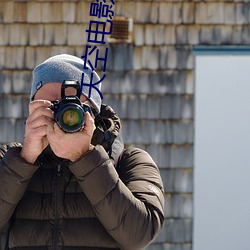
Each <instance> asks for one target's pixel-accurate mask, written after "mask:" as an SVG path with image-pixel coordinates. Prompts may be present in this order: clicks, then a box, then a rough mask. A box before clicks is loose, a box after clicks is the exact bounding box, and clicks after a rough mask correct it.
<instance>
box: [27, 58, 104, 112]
mask: <svg viewBox="0 0 250 250" xmlns="http://www.w3.org/2000/svg"><path fill="white" fill-rule="evenodd" d="M83 67H84V61H83V60H82V59H80V58H78V57H76V56H72V55H67V54H62V55H56V56H52V57H50V58H49V59H47V60H46V61H44V62H43V63H41V64H39V65H38V66H36V68H35V69H34V70H33V72H32V75H33V81H32V87H31V93H30V100H33V98H34V96H35V93H36V91H37V90H38V89H40V88H41V87H42V86H43V85H45V84H46V83H49V82H59V83H62V82H63V81H64V80H77V81H78V82H79V83H81V79H82V73H84V79H83V82H84V83H86V84H90V79H91V73H93V79H92V84H94V83H96V82H98V81H100V78H99V76H98V75H97V73H96V72H95V71H92V70H91V68H90V67H89V65H88V64H87V63H86V67H88V69H84V68H83ZM95 87H96V88H98V90H101V82H100V83H99V84H97V85H95ZM89 88H90V87H89V86H82V94H84V95H85V96H86V97H88V95H89ZM89 99H90V101H91V102H92V104H93V105H94V107H95V108H96V110H97V111H98V112H100V107H101V96H100V94H99V93H98V91H97V90H96V89H94V88H93V87H92V88H91V96H90V98H89Z"/></svg>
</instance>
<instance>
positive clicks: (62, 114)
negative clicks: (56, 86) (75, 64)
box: [50, 80, 92, 133]
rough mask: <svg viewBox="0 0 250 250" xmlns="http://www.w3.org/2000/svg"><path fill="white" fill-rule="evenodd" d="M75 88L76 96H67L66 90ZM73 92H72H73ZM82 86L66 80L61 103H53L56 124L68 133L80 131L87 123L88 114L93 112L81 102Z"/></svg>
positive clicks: (52, 108)
mask: <svg viewBox="0 0 250 250" xmlns="http://www.w3.org/2000/svg"><path fill="white" fill-rule="evenodd" d="M67 88H73V89H75V90H76V95H66V89H67ZM71 92H72V91H71ZM80 95H81V93H80V84H79V82H78V81H75V80H66V81H64V82H63V83H62V87H61V101H53V102H52V106H51V107H50V109H51V110H53V111H54V113H55V118H54V119H55V122H56V123H57V124H58V126H59V127H60V128H61V129H62V130H63V131H64V132H67V133H75V132H78V131H80V130H81V129H82V128H83V127H84V125H85V121H86V112H89V113H90V114H92V112H91V107H90V106H89V105H87V104H83V103H82V102H81V100H80Z"/></svg>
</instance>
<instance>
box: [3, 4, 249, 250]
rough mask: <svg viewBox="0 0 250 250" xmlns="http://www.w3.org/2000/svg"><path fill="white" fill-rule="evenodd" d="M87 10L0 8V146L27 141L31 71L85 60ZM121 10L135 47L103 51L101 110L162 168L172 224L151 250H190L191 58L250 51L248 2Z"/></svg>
mask: <svg viewBox="0 0 250 250" xmlns="http://www.w3.org/2000/svg"><path fill="white" fill-rule="evenodd" d="M93 2H94V1H93ZM90 3H91V2H90V1H81V0H71V1H67V2H66V1H60V0H57V1H56V0H54V1H53V0H48V1H38V0H30V1H29V0H26V1H25V0H16V1H3V0H2V1H1V2H0V69H1V72H0V142H1V143H5V142H8V141H13V140H17V141H23V134H24V122H25V117H27V115H28V102H29V96H28V93H29V90H30V82H31V70H32V69H33V68H34V67H35V66H36V65H37V64H38V63H40V62H42V61H43V60H44V59H47V58H48V57H49V56H52V55H55V54H58V53H69V54H74V55H76V56H79V57H81V56H83V55H84V53H85V48H86V47H85V46H86V42H87V33H86V31H85V30H86V29H88V24H89V20H92V19H90V17H89V9H90ZM114 7H115V9H114V11H115V16H119V15H121V16H126V17H132V18H133V19H134V27H133V43H132V44H119V43H116V44H108V43H107V44H106V45H107V46H108V48H109V54H108V65H107V71H106V74H107V77H106V79H105V80H104V81H103V89H102V93H103V95H104V102H105V103H109V104H111V105H112V106H113V107H114V109H115V110H116V111H117V112H118V113H119V114H120V116H121V118H122V120H123V134H124V140H125V143H126V144H133V145H137V146H139V147H141V148H144V149H146V150H147V151H148V152H149V153H150V154H151V155H152V157H153V158H154V159H155V161H156V162H157V163H158V165H159V166H160V169H161V173H162V178H163V181H164V185H165V190H166V194H165V198H166V204H165V216H166V223H165V225H164V228H163V230H162V231H161V233H160V235H159V237H158V238H157V239H156V240H155V242H154V243H153V244H152V245H151V246H150V247H149V248H148V249H155V250H158V249H159V250H160V249H165V250H191V249H192V221H193V218H192V215H193V130H194V127H193V120H194V119H193V118H194V112H193V110H194V102H193V100H194V98H193V94H194V56H193V54H192V48H193V46H196V45H249V44H250V26H249V23H250V5H249V3H248V2H247V1H243V0H234V1H233V0H231V1H212V0H211V1H209V0H208V1H198V0H197V1H178V0H176V1H174V0H173V1H163V0H162V1H161V0H157V1H142V0H141V1H121V0H115V6H114ZM101 49H102V50H103V49H104V47H103V48H101ZM100 73H101V74H102V71H100Z"/></svg>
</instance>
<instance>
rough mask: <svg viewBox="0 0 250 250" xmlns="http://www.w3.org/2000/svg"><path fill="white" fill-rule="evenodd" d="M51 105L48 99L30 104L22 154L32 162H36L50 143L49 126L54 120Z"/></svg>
mask: <svg viewBox="0 0 250 250" xmlns="http://www.w3.org/2000/svg"><path fill="white" fill-rule="evenodd" d="M50 106H51V102H50V101H46V100H36V101H33V102H31V103H30V104H29V116H28V118H27V120H26V126H25V138H24V144H23V148H22V150H21V156H22V157H23V158H24V159H25V160H26V161H27V162H29V163H31V164H34V162H35V161H36V159H37V157H38V156H39V155H40V154H41V153H42V151H43V150H44V149H45V148H46V147H47V146H48V144H49V142H48V139H47V137H46V134H47V127H48V125H50V126H52V124H53V120H54V113H53V111H52V110H51V109H50V108H49V107H50Z"/></svg>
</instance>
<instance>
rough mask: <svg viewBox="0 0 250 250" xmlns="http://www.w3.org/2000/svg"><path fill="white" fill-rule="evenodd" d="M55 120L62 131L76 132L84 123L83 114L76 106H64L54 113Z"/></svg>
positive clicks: (80, 108) (79, 107) (78, 106)
mask: <svg viewBox="0 0 250 250" xmlns="http://www.w3.org/2000/svg"><path fill="white" fill-rule="evenodd" d="M55 120H56V122H57V123H58V125H59V127H60V128H61V129H62V130H63V131H65V132H69V133H73V132H77V131H80V130H81V128H82V127H83V125H84V123H85V112H84V110H83V109H82V107H81V106H80V105H78V104H74V103H72V104H65V105H63V106H62V107H60V109H59V110H58V112H57V113H56V117H55Z"/></svg>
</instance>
